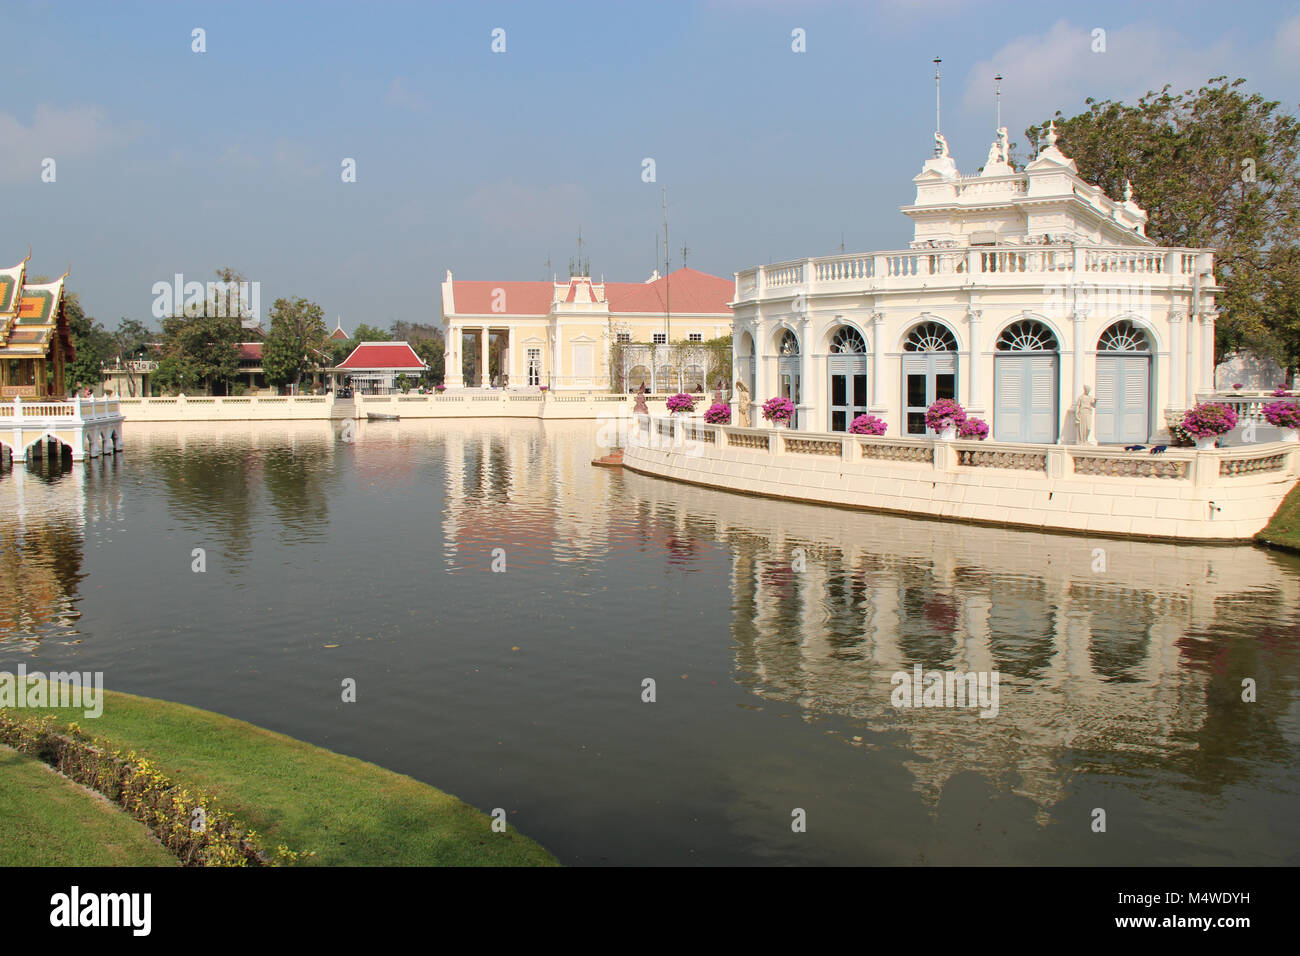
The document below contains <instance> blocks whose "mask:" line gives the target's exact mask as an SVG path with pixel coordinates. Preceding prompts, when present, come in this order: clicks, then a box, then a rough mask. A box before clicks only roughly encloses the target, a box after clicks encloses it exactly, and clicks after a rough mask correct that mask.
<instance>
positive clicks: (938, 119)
mask: <svg viewBox="0 0 1300 956" xmlns="http://www.w3.org/2000/svg"><path fill="white" fill-rule="evenodd" d="M932 62H933V63H934V156H933V157H931V158H930V159H927V160H926V161H925V165H924V166H923V167H922V168H921V176H925V177H927V178H931V179H932V178H934V177H935V176H938V177H940V178H942V179H954V180H955V179H959V178H960V174H959V173H958V172H957V164H956V163H954V162H953V161H952V157H951V156H949V155H948V140H947V139H946V138H944V135H943V124H942V113H941V112H940V108H939V107H940V103H941V101H940V98H939V82H940V73H939V64H940V63H942V62H943V60H942V59H940V58H939V57H937V56H936V57H935V58H934V60H933V61H932ZM917 178H918V179H919V178H920V177H917Z"/></svg>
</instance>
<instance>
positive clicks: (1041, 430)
mask: <svg viewBox="0 0 1300 956" xmlns="http://www.w3.org/2000/svg"><path fill="white" fill-rule="evenodd" d="M1060 350H1061V346H1060V343H1059V342H1058V341H1057V338H1056V335H1055V333H1053V332H1052V330H1051V329H1049V328H1048V327H1047V326H1046V325H1045V324H1044V323H1042V322H1039V321H1038V320H1037V319H1021V320H1020V321H1018V322H1012V323H1011V324H1010V325H1008V326H1007V327H1006V328H1005V329H1003V330H1002V334H1001V335H999V336H998V342H997V354H996V355H995V356H994V357H993V435H994V437H995V438H996V439H997V440H998V441H1015V442H1034V443H1036V444H1044V445H1050V444H1053V443H1055V442H1056V436H1057V422H1058V419H1059V415H1058V414H1057V408H1058V402H1059V400H1060V390H1059V388H1058V384H1057V383H1058V382H1059V381H1060Z"/></svg>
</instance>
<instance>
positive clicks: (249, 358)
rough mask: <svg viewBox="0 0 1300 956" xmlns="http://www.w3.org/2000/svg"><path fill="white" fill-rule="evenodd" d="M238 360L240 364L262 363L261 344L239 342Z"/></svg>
mask: <svg viewBox="0 0 1300 956" xmlns="http://www.w3.org/2000/svg"><path fill="white" fill-rule="evenodd" d="M239 360H240V361H241V362H260V361H262V343H261V342H240V343H239Z"/></svg>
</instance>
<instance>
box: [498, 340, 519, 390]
mask: <svg viewBox="0 0 1300 956" xmlns="http://www.w3.org/2000/svg"><path fill="white" fill-rule="evenodd" d="M501 376H502V381H501V384H502V385H505V384H510V385H515V384H517V380H516V378H515V327H514V326H513V325H509V326H506V354H505V355H503V356H501Z"/></svg>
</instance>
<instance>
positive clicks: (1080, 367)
mask: <svg viewBox="0 0 1300 956" xmlns="http://www.w3.org/2000/svg"><path fill="white" fill-rule="evenodd" d="M1072 318H1073V319H1074V386H1073V389H1072V391H1071V393H1070V402H1071V404H1072V405H1073V403H1074V401H1075V400H1076V399H1077V398H1078V397H1079V396H1080V395H1082V394H1083V386H1084V385H1086V384H1088V382H1087V377H1086V376H1087V372H1086V371H1085V369H1086V365H1085V361H1086V359H1087V352H1088V348H1089V346H1090V344H1091V343H1089V342H1088V340H1087V339H1086V338H1085V336H1086V335H1087V334H1088V329H1087V325H1088V316H1087V314H1086V313H1084V312H1078V311H1076V312H1075V313H1074V314H1073V316H1072Z"/></svg>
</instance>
